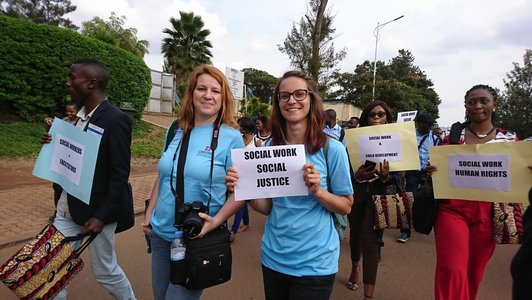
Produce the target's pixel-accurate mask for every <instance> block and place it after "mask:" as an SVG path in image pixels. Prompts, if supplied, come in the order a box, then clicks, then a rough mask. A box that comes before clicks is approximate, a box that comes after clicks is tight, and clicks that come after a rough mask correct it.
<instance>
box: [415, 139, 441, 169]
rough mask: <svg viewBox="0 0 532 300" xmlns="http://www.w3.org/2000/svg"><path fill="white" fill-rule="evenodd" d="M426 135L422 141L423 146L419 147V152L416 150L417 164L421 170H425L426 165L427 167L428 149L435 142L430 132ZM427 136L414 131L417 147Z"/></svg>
mask: <svg viewBox="0 0 532 300" xmlns="http://www.w3.org/2000/svg"><path fill="white" fill-rule="evenodd" d="M427 134H428V136H427V138H426V139H425V140H424V141H423V145H421V147H419V150H418V151H419V164H420V167H421V170H425V169H427V165H428V162H429V158H430V157H429V148H430V147H433V146H434V144H435V140H436V138H435V137H434V135H433V134H432V132H429V133H427ZM427 134H419V132H418V131H417V130H416V138H417V144H418V146H419V143H421V141H422V140H423V138H424V137H425V136H426V135H427Z"/></svg>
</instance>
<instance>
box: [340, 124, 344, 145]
mask: <svg viewBox="0 0 532 300" xmlns="http://www.w3.org/2000/svg"><path fill="white" fill-rule="evenodd" d="M344 137H345V129H343V128H341V129H340V139H339V141H340V143H343V142H344Z"/></svg>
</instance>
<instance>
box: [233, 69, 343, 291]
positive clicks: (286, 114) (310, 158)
mask: <svg viewBox="0 0 532 300" xmlns="http://www.w3.org/2000/svg"><path fill="white" fill-rule="evenodd" d="M272 103H273V105H272V113H271V115H270V121H271V122H270V124H272V136H271V139H270V140H269V141H267V142H266V146H278V145H287V144H290V145H295V144H303V145H305V151H306V160H307V162H306V164H304V165H303V166H301V167H302V169H301V176H303V178H304V180H305V184H306V186H307V187H308V191H309V194H308V195H305V196H291V197H276V198H269V199H255V200H252V201H251V202H250V205H251V207H252V208H253V209H255V210H257V211H258V212H260V213H262V214H264V215H267V216H268V220H267V221H266V224H265V229H264V235H263V237H262V246H261V260H262V276H263V283H264V293H265V299H267V300H274V299H275V300H279V299H281V300H283V299H286V300H288V299H329V297H330V295H331V292H332V288H333V285H334V277H335V274H336V272H337V271H338V258H339V256H340V241H339V238H338V233H337V232H336V230H335V228H334V224H333V219H332V217H333V215H332V214H333V213H341V214H347V213H349V211H350V210H351V205H352V203H353V196H352V194H353V189H352V186H351V182H350V175H349V165H348V159H347V153H346V151H345V147H344V146H343V145H342V144H341V143H340V142H338V141H336V140H334V139H327V136H326V135H325V133H324V132H323V130H322V129H323V127H324V125H325V114H324V110H323V106H322V99H321V97H320V96H319V95H318V93H317V85H316V83H315V82H314V81H313V80H312V78H311V77H310V76H308V75H306V74H305V73H303V72H300V71H290V72H287V73H285V74H284V75H283V77H282V78H281V79H280V81H279V82H278V83H277V85H276V87H275V92H274V99H273V101H272ZM326 143H327V144H326ZM324 147H328V148H327V157H325V152H324ZM327 165H328V167H327ZM237 171H238V170H235V169H234V168H231V169H230V170H229V172H228V174H227V176H226V181H227V185H228V189H230V190H231V189H233V188H234V186H235V185H236V184H237V180H238V173H237ZM328 171H329V173H327V172H328ZM327 177H329V179H330V180H329V181H330V187H329V190H330V191H331V192H329V190H328V189H327Z"/></svg>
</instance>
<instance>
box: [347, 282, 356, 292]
mask: <svg viewBox="0 0 532 300" xmlns="http://www.w3.org/2000/svg"><path fill="white" fill-rule="evenodd" d="M345 286H346V287H347V288H348V289H350V290H352V291H356V290H358V284H356V283H355V282H351V281H347V283H346V284H345Z"/></svg>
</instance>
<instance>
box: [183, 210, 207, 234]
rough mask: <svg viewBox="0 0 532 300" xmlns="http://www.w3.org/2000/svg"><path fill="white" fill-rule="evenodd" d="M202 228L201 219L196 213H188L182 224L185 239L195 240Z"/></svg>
mask: <svg viewBox="0 0 532 300" xmlns="http://www.w3.org/2000/svg"><path fill="white" fill-rule="evenodd" d="M201 228H203V219H202V218H200V217H199V216H198V213H197V212H190V213H188V214H187V216H186V217H185V221H184V222H183V231H184V232H185V234H186V235H187V237H190V238H195V237H197V236H198V234H199V233H200V232H201Z"/></svg>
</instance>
